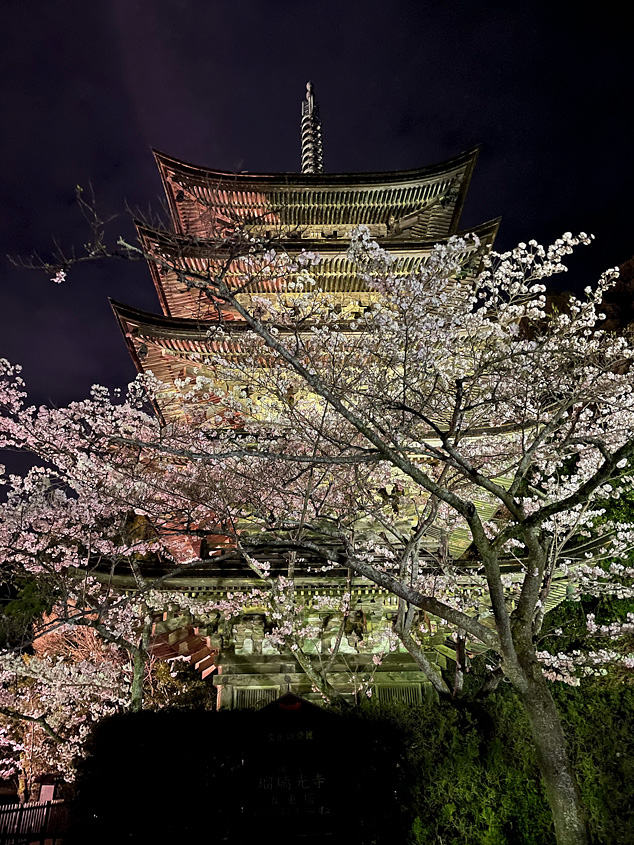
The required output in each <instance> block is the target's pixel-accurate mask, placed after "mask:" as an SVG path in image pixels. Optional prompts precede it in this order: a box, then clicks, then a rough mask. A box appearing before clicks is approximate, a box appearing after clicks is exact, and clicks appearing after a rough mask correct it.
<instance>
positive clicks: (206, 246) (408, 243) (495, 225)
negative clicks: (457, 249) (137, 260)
mask: <svg viewBox="0 0 634 845" xmlns="http://www.w3.org/2000/svg"><path fill="white" fill-rule="evenodd" d="M500 221H501V218H500V217H496V218H494V219H493V220H488V221H487V222H486V223H480V224H479V225H478V226H476V227H474V228H473V229H464V230H462V231H460V232H455V233H454V235H455V236H457V237H465V236H466V235H470V234H474V235H477V236H478V238H479V239H480V240H481V241H482V242H483V243H486V244H488V243H493V241H494V240H495V238H496V237H497V233H498V229H499V227H500ZM136 226H137V231H138V233H139V240H140V241H141V243H142V244H143V245H144V247H145V249H146V252H149V251H150V249H149V246H150V245H151V246H153V247H155V248H156V249H159V250H162V251H165V252H166V253H168V254H169V253H170V252H171V253H172V254H174V255H175V256H176V255H178V256H180V257H185V258H188V257H192V258H194V257H196V258H199V257H202V256H205V257H211V254H212V253H216V254H217V255H218V257H219V258H224V253H223V249H222V243H221V242H218V241H215V240H206V239H204V238H197V237H187V235H181V234H177V233H172V232H164V231H161V230H159V229H152V228H150V227H148V226H145V225H143V224H141V223H137V224H136ZM450 237H453V235H447V236H446V237H444V238H433V239H430V240H416V239H414V238H398V237H394V238H390V237H385V238H376V240H377V242H379V243H380V244H381V245H382V246H384V247H385V249H387V250H388V252H389V251H390V250H392V249H393V250H395V251H401V252H402V251H405V252H408V251H412V252H430V251H431V250H432V249H433V248H434V246H435V245H436V244H442V243H446V242H447V240H448V239H449V238H450ZM275 242H277V243H279V244H280V245H281V246H282V247H283V248H284V249H286V250H288V251H289V252H290V253H294V252H299V251H300V250H302V249H306V248H307V247H310V248H311V249H315V250H316V251H317V252H324V253H327V252H342V251H345V250H346V249H347V247H348V243H349V242H348V241H347V240H345V239H341V240H330V239H311V238H284V237H281V238H279V241H278V240H277V239H275ZM159 295H160V294H159Z"/></svg>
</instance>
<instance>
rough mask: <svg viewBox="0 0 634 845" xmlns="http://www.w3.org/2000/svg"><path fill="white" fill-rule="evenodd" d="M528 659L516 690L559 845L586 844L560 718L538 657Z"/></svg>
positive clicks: (584, 828) (577, 789)
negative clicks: (526, 719)
mask: <svg viewBox="0 0 634 845" xmlns="http://www.w3.org/2000/svg"><path fill="white" fill-rule="evenodd" d="M527 658H528V659H525V660H521V663H522V664H523V665H522V668H523V670H524V683H521V684H520V685H517V686H518V690H517V691H518V693H519V696H520V699H521V701H522V703H523V705H524V707H525V709H526V713H527V716H528V721H529V724H530V727H531V733H532V736H533V742H534V744H535V749H536V752H537V763H538V765H539V769H540V772H541V776H542V779H543V781H544V786H545V787H546V795H547V797H548V801H549V803H550V808H551V811H552V814H553V821H554V823H555V836H556V838H557V845H587V843H588V834H587V831H586V823H585V814H584V811H583V805H582V803H581V795H580V793H579V787H578V786H577V779H576V777H575V773H574V770H573V768H572V764H571V762H570V757H569V755H568V748H567V745H566V739H565V737H564V732H563V729H562V727H561V719H560V717H559V713H558V711H557V707H556V705H555V702H554V700H553V697H552V695H551V693H550V690H549V688H548V683H547V681H546V679H545V678H544V676H543V674H542V671H541V667H540V666H539V664H538V662H537V659H536V658H535V657H534V655H530V656H527Z"/></svg>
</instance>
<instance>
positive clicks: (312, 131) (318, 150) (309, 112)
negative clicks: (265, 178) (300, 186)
mask: <svg viewBox="0 0 634 845" xmlns="http://www.w3.org/2000/svg"><path fill="white" fill-rule="evenodd" d="M301 129H302V173H323V172H324V156H323V152H322V147H321V121H320V119H319V106H318V105H317V101H316V99H315V87H314V85H313V83H312V82H309V83H308V84H307V85H306V99H305V100H304V101H303V103H302V127H301Z"/></svg>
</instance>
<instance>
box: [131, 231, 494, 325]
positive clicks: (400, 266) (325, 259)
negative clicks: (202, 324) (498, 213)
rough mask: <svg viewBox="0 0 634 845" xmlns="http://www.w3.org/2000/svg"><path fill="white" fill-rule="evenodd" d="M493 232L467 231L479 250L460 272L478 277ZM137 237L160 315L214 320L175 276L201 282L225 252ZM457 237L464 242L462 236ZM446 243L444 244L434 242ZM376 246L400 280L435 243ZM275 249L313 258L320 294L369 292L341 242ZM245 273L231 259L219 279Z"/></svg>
mask: <svg viewBox="0 0 634 845" xmlns="http://www.w3.org/2000/svg"><path fill="white" fill-rule="evenodd" d="M498 226H499V219H498V220H493V221H490V222H488V223H484V224H482V225H480V226H478V227H477V228H475V229H474V230H473V234H475V235H476V236H477V237H478V238H479V240H480V247H479V248H476V247H475V246H474V245H472V243H473V242H471V243H469V245H468V247H467V250H465V269H466V270H467V271H468V272H470V273H472V274H475V273H476V272H477V271H478V269H479V265H480V261H481V258H482V255H483V254H484V253H485V252H486V251H488V250H489V249H490V248H491V246H492V244H493V241H494V239H495V236H496V234H497V230H498ZM138 231H139V239H140V241H141V243H142V245H143V248H144V250H145V252H146V253H148V254H149V255H155V256H157V259H156V260H150V261H149V266H150V272H151V275H152V279H153V281H154V285H155V287H156V291H157V294H158V297H159V301H160V303H161V307H162V309H163V312H164V314H166V315H168V316H169V315H173V316H175V317H185V318H189V319H195V320H200V319H202V320H206V319H208V320H217V319H218V315H219V306H218V305H216V304H214V302H213V301H211V300H210V299H209V298H208V297H207V296H205V294H204V293H202V292H201V290H200V289H199V288H195V287H193V288H188V287H187V286H186V285H185V284H184V283H183V281H182V280H181V279H180V278H179V272H178V271H179V270H184V271H185V272H189V273H192V274H199V275H200V276H201V277H205V276H212V275H213V274H214V273H215V271H216V268H217V267H218V268H219V267H220V265H221V264H224V263H225V262H226V260H227V254H228V253H227V250H226V249H224V248H223V247H222V245H219V244H218V243H217V242H214V241H204V240H201V239H198V238H187V237H184V236H178V235H173V234H170V233H164V232H159V231H156V230H152V229H149V228H147V227H144V226H139V227H138ZM460 234H461V235H462V236H465V235H466V234H467V233H460ZM446 240H447V239H446V238H444V239H442V240H441V241H440V242H441V243H442V242H443V241H444V242H446ZM378 242H379V243H381V244H382V245H384V246H385V247H386V248H387V249H389V251H390V253H391V254H392V255H393V256H394V259H395V264H394V271H395V272H397V273H399V274H403V275H405V274H406V273H411V272H415V271H417V270H419V269H420V268H421V267H422V266H423V265H424V264H425V262H426V261H427V259H428V257H429V255H430V254H431V252H432V251H433V249H434V246H435V245H436V244H437V243H438V241H433V240H431V241H417V242H413V241H411V240H408V239H397V238H395V239H381V238H379V239H378ZM275 247H276V248H277V249H278V250H282V251H286V252H288V253H289V254H290V255H293V254H297V253H299V252H300V251H301V249H308V250H311V251H314V252H318V253H319V254H320V256H321V258H322V262H321V264H319V265H317V266H315V267H313V268H311V274H312V275H313V276H314V278H315V279H316V283H317V287H319V288H320V289H321V290H323V291H325V292H328V293H334V294H338V295H341V296H342V297H343V298H344V299H345V298H346V297H347V296H354V297H355V298H358V295H359V294H360V293H363V292H366V293H367V292H369V288H368V286H367V284H366V283H365V282H363V280H362V279H361V278H360V277H359V275H358V272H357V271H356V269H355V267H354V266H353V264H352V263H351V262H350V261H349V260H348V258H347V256H346V252H347V247H348V241H347V240H345V239H343V238H342V239H339V240H334V239H326V240H321V241H306V240H303V239H300V240H295V239H283V240H281V241H280V242H277V241H276V242H275ZM245 272H246V270H245V268H244V267H242V266H241V262H240V260H239V259H236V261H235V262H234V263H233V265H231V266H230V268H229V270H228V271H227V274H226V277H225V278H226V280H227V281H228V283H229V284H230V285H231V284H232V280H234V284H235V286H236V287H237V285H238V284H239V282H238V278H239V277H240V276H241V275H242V274H243V273H245ZM284 289H285V282H284V281H282V282H280V280H276V279H272V278H259V279H258V278H256V279H255V280H254V282H253V283H252V284H250V285H249V286H248V289H247V290H246V292H245V295H246V296H251V295H254V294H257V295H264V296H266V295H273V294H279V293H281V292H283V291H284ZM239 298H240V297H239ZM222 313H223V316H224V318H225V319H232V315H231V311H230V310H229V309H227V308H226V306H223V307H222Z"/></svg>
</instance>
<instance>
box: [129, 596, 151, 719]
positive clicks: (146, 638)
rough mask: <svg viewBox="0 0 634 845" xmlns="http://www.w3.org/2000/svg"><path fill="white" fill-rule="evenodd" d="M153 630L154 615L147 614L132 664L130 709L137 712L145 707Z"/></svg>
mask: <svg viewBox="0 0 634 845" xmlns="http://www.w3.org/2000/svg"><path fill="white" fill-rule="evenodd" d="M146 614H147V609H146ZM151 631H152V617H151V616H149V615H146V617H145V619H144V620H143V630H142V632H141V636H140V638H139V643H138V645H137V646H136V647H135V649H134V652H133V655H134V660H133V664H132V666H133V669H132V684H131V686H130V710H132V711H133V712H135V713H136V712H138V711H139V710H142V709H143V683H144V681H145V664H146V662H147V656H148V648H149V645H150V633H151Z"/></svg>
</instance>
